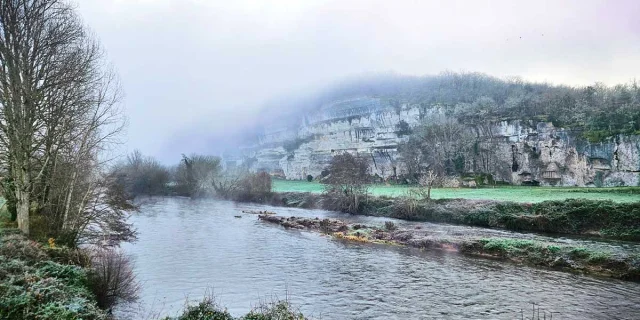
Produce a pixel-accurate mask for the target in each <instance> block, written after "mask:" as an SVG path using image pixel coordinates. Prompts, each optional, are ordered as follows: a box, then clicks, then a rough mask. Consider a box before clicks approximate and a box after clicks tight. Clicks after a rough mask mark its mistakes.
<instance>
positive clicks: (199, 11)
mask: <svg viewBox="0 0 640 320" xmlns="http://www.w3.org/2000/svg"><path fill="white" fill-rule="evenodd" d="M77 4H78V9H79V13H80V15H81V16H82V18H83V19H84V21H85V23H86V24H87V25H88V26H89V27H90V28H91V29H92V31H93V32H94V33H95V34H96V35H97V36H98V38H99V39H100V40H101V42H102V45H103V46H104V48H105V50H106V51H107V54H108V59H109V61H110V62H111V63H112V64H113V65H114V66H115V68H116V70H117V71H118V73H119V75H120V78H121V81H122V84H123V87H124V91H125V94H126V97H125V100H124V103H125V108H126V110H127V111H126V112H127V115H128V118H129V128H128V132H127V136H126V139H125V140H126V148H127V149H129V150H133V149H135V148H137V149H140V150H141V151H142V152H143V153H145V154H148V155H152V156H155V157H157V158H158V159H160V160H161V161H163V162H166V163H173V162H176V161H177V160H178V159H179V157H180V154H181V153H191V152H199V153H211V152H212V150H215V145H216V144H217V143H218V142H217V141H218V140H219V139H220V137H221V136H224V133H225V132H233V131H234V130H236V129H238V128H241V127H242V126H244V125H246V124H247V123H249V122H251V121H253V120H254V119H253V118H252V117H251V115H253V114H255V110H256V109H257V108H258V107H260V105H261V104H263V103H264V102H265V101H266V100H268V99H271V98H273V97H278V96H283V95H287V94H300V93H301V92H305V91H308V90H311V89H313V88H317V87H321V86H326V85H327V84H330V83H332V82H334V81H336V80H340V79H342V78H344V77H346V76H352V75H358V74H363V73H375V72H396V73H400V74H408V75H425V74H437V73H440V72H442V71H445V70H451V71H478V72H484V73H487V74H490V75H494V76H498V77H509V76H519V77H522V78H523V79H526V80H533V81H540V82H542V81H546V82H551V83H555V84H570V85H588V84H592V83H594V82H603V83H605V84H616V83H622V82H628V81H631V80H633V79H638V78H640V18H639V17H640V1H637V0H629V1H615V0H608V1H588V0H578V1H559V0H555V1H517V0H509V1H471V0H469V1H401V0H393V1H392V0H382V1H349V0H340V1H302V0H301V1H296V0H289V1H273V0H271V1H242V0H226V1H214V0H80V1H78V2H77ZM222 140H226V141H229V139H228V138H227V137H225V138H223V139H222Z"/></svg>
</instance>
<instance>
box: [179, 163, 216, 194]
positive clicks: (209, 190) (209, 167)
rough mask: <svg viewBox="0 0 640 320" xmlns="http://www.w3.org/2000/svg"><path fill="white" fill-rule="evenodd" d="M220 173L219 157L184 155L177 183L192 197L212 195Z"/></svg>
mask: <svg viewBox="0 0 640 320" xmlns="http://www.w3.org/2000/svg"><path fill="white" fill-rule="evenodd" d="M219 172H220V158H219V157H215V156H207V155H198V154H192V155H191V156H186V155H182V161H181V163H180V165H178V168H177V170H176V182H177V184H178V185H179V186H180V187H181V188H182V189H183V190H184V192H185V193H186V194H187V195H189V196H190V197H201V196H205V195H212V194H213V192H214V190H213V189H214V181H215V178H216V176H217V175H218V174H219Z"/></svg>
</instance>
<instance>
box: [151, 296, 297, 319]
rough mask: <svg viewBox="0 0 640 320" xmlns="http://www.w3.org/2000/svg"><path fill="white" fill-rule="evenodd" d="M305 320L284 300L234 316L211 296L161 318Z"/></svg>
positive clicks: (262, 305)
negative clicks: (174, 314)
mask: <svg viewBox="0 0 640 320" xmlns="http://www.w3.org/2000/svg"><path fill="white" fill-rule="evenodd" d="M234 319H235V320H305V319H307V318H305V316H304V315H303V314H302V313H300V312H298V311H296V310H295V309H294V308H293V307H292V306H291V304H290V303H289V302H288V301H286V300H284V301H275V302H271V303H263V304H260V305H259V306H258V307H256V308H254V309H253V310H251V311H250V312H249V313H247V314H246V315H244V316H242V317H239V318H234V317H233V316H232V315H231V314H230V313H229V312H228V311H227V310H226V309H225V308H223V307H221V306H220V305H219V304H218V303H217V302H216V301H215V299H213V297H211V296H207V297H205V298H204V299H203V300H202V301H200V302H198V303H197V304H195V305H188V306H186V307H185V310H184V311H183V313H182V314H181V315H179V316H178V317H166V318H164V319H163V320H234Z"/></svg>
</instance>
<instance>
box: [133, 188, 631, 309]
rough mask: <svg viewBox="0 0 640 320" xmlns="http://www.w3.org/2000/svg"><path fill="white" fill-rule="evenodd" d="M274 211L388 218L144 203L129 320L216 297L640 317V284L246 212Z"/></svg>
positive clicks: (311, 305)
mask: <svg viewBox="0 0 640 320" xmlns="http://www.w3.org/2000/svg"><path fill="white" fill-rule="evenodd" d="M265 209H266V210H270V211H275V212H277V213H278V214H281V215H295V216H309V217H315V216H318V217H341V218H347V219H349V220H352V221H358V222H362V223H367V224H382V223H383V221H385V220H389V219H383V218H373V217H363V216H346V215H342V214H337V213H332V212H327V211H322V210H303V209H289V208H273V207H268V206H261V205H252V204H235V203H232V202H225V201H215V200H190V199H183V198H158V199H151V200H145V201H144V204H143V205H142V207H141V211H140V212H139V213H136V214H134V216H133V217H132V218H131V221H132V222H133V223H134V225H135V226H136V228H137V230H138V232H139V240H138V241H137V242H136V243H133V244H126V245H124V246H123V248H124V250H126V251H127V252H128V253H130V254H131V255H132V256H133V257H134V259H135V268H136V273H137V275H138V278H139V280H140V281H141V283H142V285H143V289H142V292H141V300H140V302H139V304H138V305H136V306H130V307H129V308H123V310H120V312H121V313H122V312H125V313H126V314H128V316H127V318H131V317H137V318H141V319H143V318H149V317H150V314H151V313H152V312H151V310H154V311H155V312H159V313H160V314H161V315H163V316H164V315H174V316H175V315H176V314H177V312H178V311H179V310H181V309H182V307H183V305H184V303H185V300H186V299H187V298H188V299H190V300H197V299H200V298H201V297H202V296H203V295H204V294H206V293H207V292H213V294H214V295H215V296H216V299H217V300H218V301H219V302H220V304H221V305H223V306H225V307H226V308H227V309H228V310H229V311H230V312H231V313H232V314H233V315H235V316H239V315H242V314H245V313H246V312H248V311H249V310H250V309H251V308H252V306H255V304H256V303H258V302H260V301H270V300H272V299H276V298H280V299H282V298H285V297H288V298H289V299H290V301H291V302H292V303H293V304H294V305H296V306H298V307H299V308H300V310H301V311H302V312H303V313H304V314H305V315H308V316H312V317H314V318H321V319H521V312H522V313H523V314H524V317H525V318H526V317H529V318H530V317H531V312H532V308H533V304H534V303H535V304H536V305H537V306H539V308H540V314H541V316H540V317H541V319H542V314H543V313H545V312H546V318H547V319H549V317H550V315H551V313H553V319H640V284H638V283H632V282H624V281H617V280H611V279H599V278H594V277H587V276H580V275H574V274H569V273H563V272H558V271H550V270H543V269H537V268H531V267H526V266H518V265H514V264H510V263H504V262H499V261H493V260H489V259H478V258H470V257H465V256H462V255H459V254H456V253H445V252H438V251H422V250H417V249H411V248H403V247H389V246H380V245H372V244H358V243H350V242H343V241H339V240H334V239H331V238H329V237H326V236H323V235H319V234H315V233H311V232H306V231H299V230H285V229H283V228H281V227H279V226H276V225H272V224H268V223H264V222H261V221H258V220H257V216H256V215H253V214H246V213H242V211H243V210H265ZM235 216H241V218H237V217H235ZM395 222H396V223H398V224H402V225H403V226H404V227H412V226H413V225H414V224H418V223H415V222H414V223H409V222H402V221H395ZM420 226H421V227H423V228H430V229H432V230H434V231H435V232H441V233H443V234H446V235H455V236H459V235H461V234H464V235H467V234H469V235H481V236H501V237H505V236H507V237H517V238H527V239H530V238H535V239H540V240H545V241H554V242H562V243H570V244H577V245H586V246H592V247H603V248H608V249H612V250H619V249H620V248H621V247H622V246H624V247H625V249H626V250H631V251H636V252H640V250H639V249H638V247H639V246H638V245H636V244H630V243H618V242H598V241H593V240H588V239H584V240H581V239H571V238H553V237H547V236H542V235H535V234H520V233H514V232H507V231H501V230H491V229H483V228H472V227H464V226H452V225H442V224H430V223H420ZM536 308H538V307H536ZM124 309H127V310H126V311H124ZM134 309H135V311H132V310H134ZM522 310H524V311H522Z"/></svg>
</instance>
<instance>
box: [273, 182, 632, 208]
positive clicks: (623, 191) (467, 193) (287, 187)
mask: <svg viewBox="0 0 640 320" xmlns="http://www.w3.org/2000/svg"><path fill="white" fill-rule="evenodd" d="M411 189H412V187H410V186H405V185H380V184H375V185H371V186H370V188H369V191H370V193H371V195H373V196H387V197H401V196H405V195H406V194H407V192H408V191H409V190H411ZM323 190H324V185H323V184H321V183H318V182H307V181H292V180H273V191H274V192H311V193H321V192H322V191H323ZM431 196H432V197H433V199H469V200H495V201H512V202H528V203H536V202H543V201H552V200H564V199H586V200H610V201H614V202H620V203H625V202H638V201H640V188H638V187H620V188H572V187H571V188H569V187H567V188H565V187H520V186H501V187H496V188H490V187H483V188H477V189H475V188H434V189H433V190H432V191H431Z"/></svg>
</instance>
